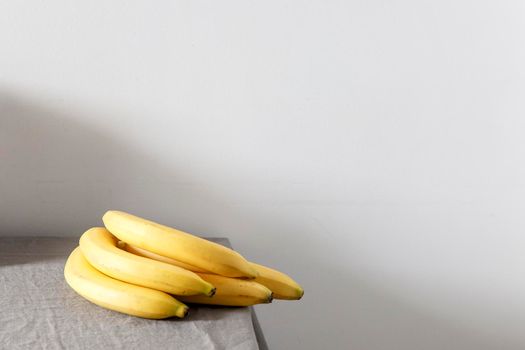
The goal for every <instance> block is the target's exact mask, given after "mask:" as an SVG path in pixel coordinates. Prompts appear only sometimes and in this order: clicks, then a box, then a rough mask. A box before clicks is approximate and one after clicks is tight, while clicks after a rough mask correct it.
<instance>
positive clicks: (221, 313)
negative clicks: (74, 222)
mask: <svg viewBox="0 0 525 350" xmlns="http://www.w3.org/2000/svg"><path fill="white" fill-rule="evenodd" d="M215 241H218V242H219V243H221V244H225V245H228V241H227V240H226V239H215ZM77 242H78V239H77V238H73V239H71V238H0V346H1V347H2V348H6V349H39V348H41V349H66V348H67V349H123V348H126V349H138V348H143V349H147V348H158V349H239V350H240V349H258V345H257V336H256V334H255V331H254V327H253V324H252V315H251V312H252V310H251V308H219V307H203V306H199V307H192V308H191V311H190V314H189V315H188V317H187V318H185V319H183V320H179V319H169V320H159V321H157V320H146V319H141V318H137V317H132V316H128V315H124V314H121V313H118V312H114V311H110V310H106V309H103V308H101V307H98V306H96V305H94V304H92V303H90V302H88V301H87V300H85V299H84V298H82V297H80V296H79V295H78V294H76V293H75V292H74V291H73V290H72V289H71V288H69V286H68V285H67V284H66V282H65V280H64V277H63V268H64V263H65V261H66V258H67V256H68V255H69V252H70V251H71V250H72V249H73V248H74V247H75V246H76V245H77V244H78V243H77ZM255 322H256V320H255ZM262 341H263V342H264V339H263V340H262Z"/></svg>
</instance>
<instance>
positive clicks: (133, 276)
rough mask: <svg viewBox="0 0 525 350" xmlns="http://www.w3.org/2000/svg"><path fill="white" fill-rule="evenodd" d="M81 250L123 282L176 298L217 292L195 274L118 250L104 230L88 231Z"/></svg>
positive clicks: (81, 244) (97, 228)
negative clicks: (177, 296) (155, 290)
mask: <svg viewBox="0 0 525 350" xmlns="http://www.w3.org/2000/svg"><path fill="white" fill-rule="evenodd" d="M80 249H81V250H82V254H83V255H84V257H85V258H86V259H87V261H88V262H89V263H90V264H91V265H93V267H95V268H96V269H97V270H99V271H100V272H102V273H104V274H106V275H108V276H110V277H113V278H116V279H118V280H121V281H124V282H128V283H133V284H136V285H139V286H143V287H148V288H153V289H157V290H160V291H163V292H167V293H170V294H176V295H195V294H204V295H207V296H209V295H213V293H215V288H214V286H213V285H211V284H210V283H208V282H206V281H204V280H203V279H202V278H200V277H199V276H197V274H195V273H194V272H191V271H188V270H185V269H182V268H180V267H178V266H173V265H171V264H166V263H164V262H160V261H156V260H151V259H148V258H144V257H141V256H137V255H134V254H131V253H128V252H126V251H124V250H121V249H119V248H117V239H116V238H115V237H114V236H113V235H112V234H111V233H110V232H109V231H108V230H106V229H105V228H103V227H94V228H91V229H89V230H87V231H86V232H85V233H84V234H83V235H82V237H80Z"/></svg>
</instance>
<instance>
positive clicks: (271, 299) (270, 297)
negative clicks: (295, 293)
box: [267, 293, 273, 303]
mask: <svg viewBox="0 0 525 350" xmlns="http://www.w3.org/2000/svg"><path fill="white" fill-rule="evenodd" d="M272 301H273V293H270V296H269V297H268V301H267V302H268V303H271V302H272Z"/></svg>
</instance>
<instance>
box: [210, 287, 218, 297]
mask: <svg viewBox="0 0 525 350" xmlns="http://www.w3.org/2000/svg"><path fill="white" fill-rule="evenodd" d="M216 292H217V288H215V287H213V289H212V290H211V291H210V293H209V294H208V296H209V297H210V298H211V297H212V296H214V295H215V293H216Z"/></svg>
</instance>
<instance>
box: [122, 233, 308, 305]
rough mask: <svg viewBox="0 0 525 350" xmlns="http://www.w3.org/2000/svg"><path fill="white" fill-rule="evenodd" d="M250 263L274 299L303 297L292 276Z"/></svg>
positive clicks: (151, 255)
mask: <svg viewBox="0 0 525 350" xmlns="http://www.w3.org/2000/svg"><path fill="white" fill-rule="evenodd" d="M122 243H123V242H122ZM124 245H125V248H124V249H126V250H127V251H128V252H130V253H133V254H137V255H140V256H144V257H148V258H150V259H154V260H158V261H163V262H166V263H168V264H172V265H175V266H180V267H182V268H185V269H187V270H190V271H193V272H201V273H209V272H208V271H204V270H203V269H199V268H197V267H195V266H191V265H188V264H185V263H183V262H180V261H177V260H175V259H171V258H168V257H165V256H162V255H158V254H155V253H152V252H150V251H148V250H145V249H142V248H138V247H135V246H132V245H130V244H125V243H124ZM249 264H250V265H251V266H252V267H253V268H254V269H255V270H257V272H259V276H257V277H256V278H255V279H254V281H255V282H257V283H260V284H262V285H263V286H265V287H266V288H268V289H270V290H271V291H272V292H273V297H274V299H285V300H298V299H301V297H302V296H303V295H304V290H303V288H302V287H301V286H300V285H299V284H298V283H297V282H295V281H294V280H293V279H292V278H291V277H290V276H288V275H286V274H284V273H282V272H280V271H277V270H274V269H272V268H269V267H266V266H263V265H260V264H256V263H253V262H250V263H249Z"/></svg>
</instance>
